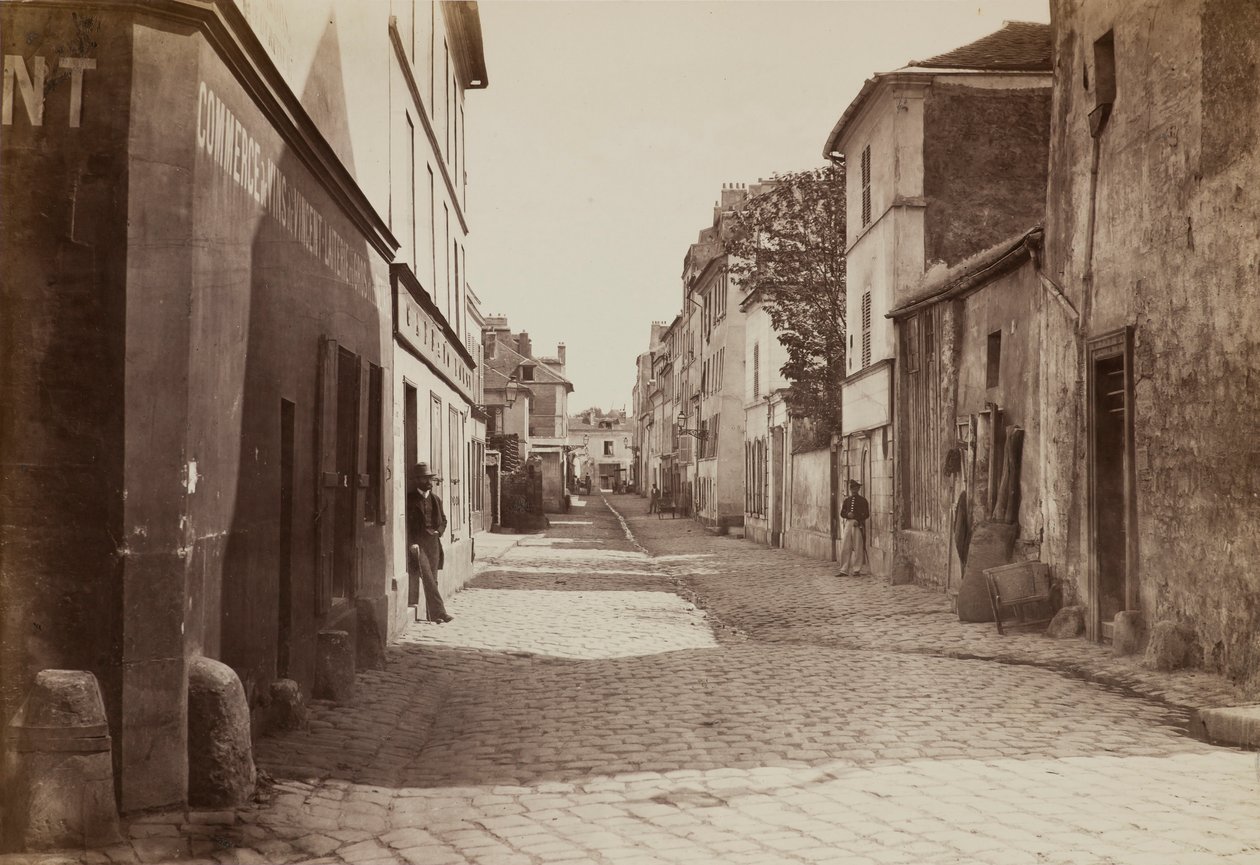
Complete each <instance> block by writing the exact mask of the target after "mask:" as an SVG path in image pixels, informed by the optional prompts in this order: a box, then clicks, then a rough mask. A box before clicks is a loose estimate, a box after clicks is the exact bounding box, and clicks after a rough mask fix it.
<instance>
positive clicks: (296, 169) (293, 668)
mask: <svg viewBox="0 0 1260 865" xmlns="http://www.w3.org/2000/svg"><path fill="white" fill-rule="evenodd" d="M342 79H343V74H342V68H341V50H340V47H339V42H338V36H337V20H336V18H335V16H334V17H332V18H330V19H329V22H328V25H327V26H326V28H325V30H324V33H323V36H322V38H321V40H320V43H319V46H318V49H317V51H316V53H315V56H314V58H313V60H312V65H311V69H310V74H309V76H308V78H307V84H306V88H305V91H304V93H303V94H302V95H301V102H302V104H303V105H304V106H305V107H306V108H307V110H308V113H310V114H311V115H312V118H313V119H314V120H315V122H316V124H317V125H318V126H319V128H320V131H321V132H322V133H323V135H324V137H325V138H327V139H328V140H329V141H330V143H331V144H332V147H333V149H334V150H335V151H336V152H337V153H338V154H340V155H341V157H342V158H343V160H346V165H345V167H346V168H347V169H348V170H349V171H350V173H351V175H354V173H355V166H354V162H353V149H352V146H351V136H350V130H349V128H348V121H347V117H346V109H347V101H346V94H345V88H344V85H343V80H342ZM280 146H281V147H282V149H281V150H280V152H279V155H278V156H277V157H275V163H276V169H277V176H278V177H283V178H285V186H284V187H283V188H281V189H280V190H279V191H278V193H276V194H273V196H272V197H271V198H270V199H269V200H268V201H266V202H264V203H263V205H262V209H263V213H262V215H261V217H260V218H259V219H258V220H257V221H256V222H255V226H256V227H255V231H254V234H253V237H252V241H251V242H250V247H249V253H248V255H249V258H248V261H247V262H245V264H244V267H243V268H242V271H241V272H239V273H233V274H232V277H233V281H234V282H236V281H239V282H241V283H244V282H246V281H247V283H248V284H247V290H246V291H245V292H243V293H244V294H245V296H246V297H247V306H246V308H245V309H243V310H240V311H239V313H238V314H237V315H235V316H230V315H229V316H224V315H223V314H222V313H221V312H220V308H219V298H220V297H221V296H222V294H223V292H222V291H221V289H220V288H217V287H216V286H215V283H216V282H218V281H219V280H217V279H216V278H215V277H216V276H217V272H218V271H217V268H216V263H215V262H207V266H206V268H205V270H204V271H203V276H205V277H209V278H208V279H205V280H203V281H202V283H201V284H200V285H199V290H200V291H201V292H202V293H204V296H202V297H199V298H198V300H199V301H201V303H200V304H198V303H197V301H195V302H194V307H195V308H196V307H198V305H199V306H200V321H199V322H198V324H199V325H200V326H201V328H203V330H202V332H201V336H202V337H203V339H204V342H203V343H202V344H201V345H200V346H199V348H201V350H202V353H203V356H204V357H207V358H208V357H220V356H227V357H230V358H232V360H233V361H234V362H235V363H238V364H240V365H241V366H242V369H241V370H240V382H241V384H240V392H239V399H240V401H239V408H238V407H237V406H233V405H232V404H231V402H230V401H229V400H221V399H218V400H216V399H214V397H216V396H218V395H219V394H220V390H219V383H218V382H217V381H213V380H211V381H207V382H204V387H203V389H202V390H201V391H200V393H201V394H202V395H203V396H204V398H205V400H206V402H207V403H208V404H206V405H203V406H202V408H203V409H204V410H206V411H207V413H208V414H209V415H210V416H208V417H206V418H205V423H204V424H202V425H198V426H195V427H194V429H193V435H194V436H196V435H203V436H206V440H203V441H200V442H194V443H193V445H192V447H193V448H194V452H196V450H197V449H203V450H204V451H205V452H210V451H212V450H213V448H214V446H215V445H214V442H212V441H210V440H208V439H209V437H210V436H216V434H217V441H218V442H220V443H222V444H223V445H229V444H231V443H235V444H236V447H235V450H234V452H227V451H226V450H225V451H224V453H223V459H222V463H221V465H220V467H219V468H220V470H221V471H223V472H224V474H225V475H234V476H235V479H236V485H235V496H234V498H233V499H232V500H231V502H230V510H225V511H224V512H221V513H217V512H215V505H214V504H213V503H207V505H206V510H205V511H204V512H203V513H202V514H200V515H199V516H200V517H201V520H198V521H197V522H196V523H195V524H199V525H200V526H201V531H200V533H199V538H198V542H197V543H198V546H199V547H200V548H201V553H202V555H203V557H204V560H205V562H206V568H205V574H206V582H205V586H204V591H205V593H206V596H207V600H206V607H205V609H206V628H207V654H211V655H213V656H217V657H219V658H221V659H222V660H223V661H224V662H225V663H227V664H228V665H229V666H231V667H232V668H233V669H234V670H235V671H236V673H237V675H238V676H240V679H241V682H242V684H243V685H244V687H245V693H246V696H247V699H248V700H249V705H250V710H251V715H252V718H253V725H254V729H255V731H256V732H259V731H260V728H261V727H265V726H266V725H267V719H266V714H265V711H264V710H265V709H266V707H267V704H268V703H269V697H268V689H269V685H270V683H271V682H272V681H273V680H274V679H276V678H292V679H295V680H296V681H297V682H298V683H299V684H300V685H301V688H302V690H303V691H304V692H305V693H307V694H310V693H311V692H312V689H313V683H314V678H315V652H316V640H317V635H318V632H319V630H320V629H321V628H322V627H325V626H326V625H327V626H332V627H336V628H338V629H341V630H348V631H350V633H351V637H352V639H353V638H354V637H355V632H356V616H355V612H356V611H355V599H356V597H360V596H364V595H371V596H375V595H380V594H382V593H383V589H382V590H380V591H378V590H377V586H376V583H377V582H379V581H380V579H383V576H384V573H385V561H386V556H385V544H384V538H385V534H386V525H385V524H383V522H382V521H381V520H380V519H378V518H375V517H378V516H379V517H383V516H384V515H383V514H382V515H373V516H374V518H372V519H369V520H365V519H364V513H363V508H364V506H365V502H364V499H365V498H366V490H364V489H363V488H362V486H361V485H360V483H358V482H357V478H358V476H359V466H360V463H359V458H358V450H359V448H362V447H366V446H367V444H368V441H369V436H368V435H366V434H365V433H366V430H365V429H364V424H365V423H366V424H367V425H368V427H369V428H371V426H372V425H371V423H370V422H369V421H368V418H369V415H368V407H371V408H372V410H373V411H375V412H377V413H378V417H380V415H381V413H384V416H386V417H387V416H388V413H387V409H388V399H389V398H388V394H389V393H390V389H389V388H388V385H387V380H386V374H387V373H388V370H389V367H390V364H389V363H388V360H383V359H386V358H388V356H389V355H388V352H389V346H388V345H387V344H386V337H385V334H386V333H387V330H386V327H385V325H384V323H383V322H382V321H381V316H382V315H390V312H389V309H388V308H387V307H384V306H379V305H378V296H377V289H376V275H375V274H374V273H373V271H372V269H371V265H370V262H371V261H372V259H373V256H374V255H375V253H374V251H373V249H372V248H371V247H370V246H369V244H368V242H367V241H366V240H365V239H364V238H363V236H362V234H361V232H360V231H359V230H358V229H357V228H356V227H355V225H354V223H353V222H352V221H351V220H349V219H347V218H345V217H344V216H343V214H342V213H341V211H340V210H339V208H338V206H337V205H336V204H335V203H334V202H333V201H332V200H331V198H330V197H329V196H328V195H327V194H326V193H325V191H324V190H323V188H322V186H321V185H320V183H319V182H318V180H316V179H315V178H314V177H312V175H311V172H310V171H309V170H308V168H307V166H306V163H305V162H304V161H303V160H302V159H301V158H300V157H299V155H298V154H297V153H296V152H294V150H293V149H292V148H290V147H286V146H283V145H280ZM207 218H208V219H215V218H217V217H207ZM217 228H219V229H220V230H221V231H222V232H223V233H224V234H225V236H226V237H227V238H234V234H233V232H235V231H237V230H238V229H237V226H235V225H222V224H220V225H218V226H217ZM226 242H228V243H231V242H232V241H231V240H227V241H226ZM382 267H383V265H382ZM242 326H243V327H244V342H243V344H242V343H241V342H240V340H241V333H240V330H239V328H241V327H242ZM326 339H331V340H335V341H336V345H335V346H333V345H332V344H331V343H325V340H326ZM325 377H326V378H327V379H328V380H327V382H326V383H325V382H324V378H325ZM373 392H375V393H376V394H377V396H375V397H373V396H372V393H373ZM225 395H227V394H225ZM326 402H327V403H328V404H326ZM363 402H366V405H361V403H363ZM229 406H231V408H229ZM232 409H237V411H239V414H238V415H237V416H236V417H235V418H233V417H232V416H231V412H232ZM236 420H238V422H239V425H238V424H237V423H234V421H236ZM381 422H382V423H383V420H382V421H381ZM375 431H376V437H377V438H378V439H379V438H380V437H381V436H380V427H379V426H376V427H375ZM321 445H322V447H321ZM381 447H382V448H383V445H381ZM384 459H385V456H384V452H383V450H382V453H381V454H380V461H379V463H378V465H379V466H381V467H382V468H381V469H379V470H378V473H380V474H383V466H384ZM321 460H323V462H322V463H321ZM330 467H335V471H336V473H337V477H338V482H337V484H336V485H335V487H333V486H330V485H328V484H325V488H324V489H321V488H320V486H319V483H320V479H321V477H324V474H323V473H324V472H326V471H327V470H328V469H329V468H330ZM376 482H377V483H383V482H384V480H383V478H381V477H378V478H377V481H376ZM321 520H326V521H328V523H330V524H331V529H332V530H331V535H327V534H323V533H321V532H320V531H319V525H320V521H321ZM321 538H322V539H323V543H322V544H321ZM220 545H221V556H218V555H217V552H218V550H216V547H218V546H220ZM329 555H330V556H331V557H332V561H331V568H332V580H331V582H332V587H331V588H332V591H331V593H330V594H331V597H330V598H326V599H322V600H321V598H320V594H321V590H320V587H319V585H318V584H319V581H320V576H319V575H320V559H321V556H329ZM216 578H217V582H218V585H219V587H220V594H219V597H218V600H217V603H216V601H215V599H214V597H213V596H214V592H215V588H214V583H215V581H216ZM216 642H217V647H216V645H215V644H216ZM216 648H217V652H216V651H215V649H216Z"/></svg>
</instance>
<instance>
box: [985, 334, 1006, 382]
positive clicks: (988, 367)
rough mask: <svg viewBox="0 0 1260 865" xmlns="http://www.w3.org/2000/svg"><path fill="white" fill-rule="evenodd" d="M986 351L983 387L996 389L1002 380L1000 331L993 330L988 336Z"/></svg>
mask: <svg viewBox="0 0 1260 865" xmlns="http://www.w3.org/2000/svg"><path fill="white" fill-rule="evenodd" d="M988 349H989V350H988V357H987V358H986V360H987V363H986V364H985V376H984V386H985V387H997V386H998V383H999V382H1000V381H1001V380H1002V331H1000V330H995V331H993V333H991V334H989V346H988Z"/></svg>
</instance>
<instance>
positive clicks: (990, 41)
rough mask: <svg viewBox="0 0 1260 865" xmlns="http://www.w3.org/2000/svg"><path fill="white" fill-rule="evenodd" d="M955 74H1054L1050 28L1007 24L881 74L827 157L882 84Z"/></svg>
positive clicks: (839, 128)
mask: <svg viewBox="0 0 1260 865" xmlns="http://www.w3.org/2000/svg"><path fill="white" fill-rule="evenodd" d="M944 71H954V72H969V73H976V72H1025V73H1027V72H1044V73H1049V72H1052V71H1053V61H1052V58H1051V34H1050V25H1049V24H1037V23H1034V22H1030V21H1007V22H1006V23H1005V24H1004V25H1003V26H1002V29H1001V30H998V31H997V32H995V33H990V34H989V35H988V36H985V37H982V38H980V39H977V40H976V41H975V42H971V43H968V44H967V45H964V46H962V47H961V48H955V49H954V50H953V51H947V52H945V53H944V54H938V55H936V56H935V57H930V58H928V59H927V60H911V61H910V62H909V63H907V64H906V65H905V66H903V67H901V68H900V69H895V70H893V71H892V72H877V73H875V75H874V76H873V77H871V78H868V79H866V81H865V82H863V84H862V89H861V90H860V91H859V92H858V95H857V96H856V97H854V99H853V101H852V102H850V103H849V105H848V107H847V108H845V109H844V112H843V113H842V114H841V115H840V119H839V120H837V121H836V125H835V126H833V127H832V128H831V132H830V133H829V134H828V135H827V140H826V143H824V144H823V156H824V157H827V158H830V155H831V152H832V151H833V150H834V149H835V146H836V141H837V140H839V138H840V134H841V133H842V132H843V131H844V128H845V127H846V126H847V125H848V124H849V121H851V120H852V119H853V118H854V117H856V116H857V114H858V111H860V110H861V108H862V106H863V105H864V104H865V103H866V101H867V100H868V99H870V98H871V95H872V94H873V93H874V92H875V89H876V88H877V87H878V86H879V85H880V83H881V82H882V81H883V80H884V79H887V78H889V77H892V76H904V75H915V74H916V73H917V74H918V75H931V74H933V73H939V72H944Z"/></svg>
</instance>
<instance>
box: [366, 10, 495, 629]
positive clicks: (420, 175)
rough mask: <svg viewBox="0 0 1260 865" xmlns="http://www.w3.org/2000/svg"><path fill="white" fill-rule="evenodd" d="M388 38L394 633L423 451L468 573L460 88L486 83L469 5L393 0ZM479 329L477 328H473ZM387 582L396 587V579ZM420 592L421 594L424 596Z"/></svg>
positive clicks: (477, 475)
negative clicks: (411, 489)
mask: <svg viewBox="0 0 1260 865" xmlns="http://www.w3.org/2000/svg"><path fill="white" fill-rule="evenodd" d="M396 6H397V8H394V9H393V10H392V11H393V13H394V15H393V17H392V18H391V19H390V20H389V22H388V28H389V29H388V33H389V48H390V54H389V59H390V61H391V62H390V64H389V69H390V79H391V85H390V88H389V101H390V112H389V118H390V126H389V134H390V160H391V162H390V178H391V183H390V197H389V212H390V219H391V225H392V226H393V227H394V229H395V231H396V232H397V236H398V239H399V245H400V246H399V250H398V254H397V256H396V260H395V262H394V264H393V265H392V267H391V271H390V272H391V287H392V290H393V297H392V311H393V317H394V358H395V359H394V375H393V390H394V394H393V404H394V407H395V409H394V423H395V425H396V426H395V430H394V435H393V437H392V443H393V448H394V464H395V465H397V466H399V471H396V472H394V473H393V475H392V480H393V500H394V501H395V502H397V503H398V506H397V507H395V508H394V509H393V511H392V513H391V524H392V529H393V532H392V542H393V559H392V560H393V561H394V562H396V563H398V564H397V565H396V566H395V569H394V570H395V573H394V577H395V582H393V583H391V590H390V592H389V597H388V600H389V604H390V631H389V634H390V636H391V637H392V636H394V635H396V634H397V633H398V632H400V631H401V629H402V628H403V627H405V626H406V623H407V621H408V620H409V619H414V618H415V617H416V616H417V615H419V616H420V617H423V610H416V609H408V603H407V602H408V598H407V581H406V579H405V577H406V573H405V562H406V557H405V556H406V542H407V539H406V518H407V514H406V506H405V503H406V484H407V482H408V474H409V472H410V471H411V470H412V467H414V466H415V465H416V464H417V463H418V462H425V463H428V465H429V467H430V470H431V471H434V472H436V473H437V474H438V476H439V482H438V486H437V489H438V492H439V494H440V495H441V496H442V498H443V501H444V503H445V506H446V513H447V523H448V524H447V532H446V537H445V538H443V544H444V553H445V556H444V565H443V568H442V570H441V571H440V572H439V574H438V579H439V583H440V585H441V587H442V589H443V591H444V592H446V593H448V594H449V593H450V592H453V591H455V590H456V589H457V588H459V587H460V586H462V585H463V584H464V583H465V582H467V581H468V580H469V579H470V578H471V577H472V560H473V541H472V533H473V531H474V530H475V529H476V528H478V526H476V525H475V524H474V514H473V506H474V504H475V503H476V500H477V498H478V492H479V490H480V486H481V478H482V476H483V474H484V473H483V472H482V471H481V469H480V468H477V469H476V470H475V471H474V468H473V466H472V462H471V461H472V455H473V454H472V452H473V451H474V450H480V449H481V448H483V447H484V436H483V437H482V438H481V439H480V440H478V439H477V436H476V433H477V420H476V419H475V417H474V415H475V414H476V411H477V410H476V406H477V405H478V404H479V403H480V402H481V393H480V381H479V373H478V354H479V352H480V348H479V345H478V343H479V341H480V333H481V331H480V328H474V327H472V326H470V323H469V320H468V312H469V303H470V294H469V291H468V287H467V278H468V277H467V274H468V258H467V251H466V250H467V238H468V231H469V227H468V220H467V216H466V213H465V209H466V204H467V200H466V194H467V177H468V172H467V165H466V161H465V157H464V142H465V130H464V96H465V94H466V92H467V91H468V90H475V89H479V88H482V87H484V86H485V85H486V69H485V59H484V57H483V55H482V47H481V25H480V21H479V18H478V15H477V10H476V6H475V5H472V4H455V5H448V4H443V3H421V4H407V3H398V4H396ZM474 334H475V336H474ZM394 585H396V586H397V588H394ZM421 604H423V598H421Z"/></svg>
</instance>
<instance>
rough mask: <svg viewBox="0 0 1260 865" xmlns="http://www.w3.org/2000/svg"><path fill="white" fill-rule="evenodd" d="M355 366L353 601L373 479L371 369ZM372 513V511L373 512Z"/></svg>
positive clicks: (359, 576) (357, 589) (358, 583)
mask: <svg viewBox="0 0 1260 865" xmlns="http://www.w3.org/2000/svg"><path fill="white" fill-rule="evenodd" d="M355 361H356V365H357V366H358V373H359V375H358V393H357V394H356V397H357V401H358V404H357V408H358V412H357V414H358V423H357V424H356V429H355V442H354V475H353V477H354V484H353V487H354V526H353V532H354V551H355V555H354V594H355V596H356V597H358V596H359V595H361V594H363V591H364V588H365V587H364V585H363V579H364V575H363V571H364V568H363V543H364V541H365V540H366V538H367V532H365V531H363V520H364V519H365V518H366V517H367V499H368V489H369V487H370V486H371V484H372V477H371V475H370V474H369V473H368V456H369V454H370V453H371V448H370V447H369V442H370V437H369V430H370V429H371V427H372V421H371V417H372V413H371V403H372V400H371V399H369V396H370V395H371V393H372V365H371V364H369V363H368V362H367V361H365V360H363V358H356V359H355ZM373 510H374V511H375V508H373Z"/></svg>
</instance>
